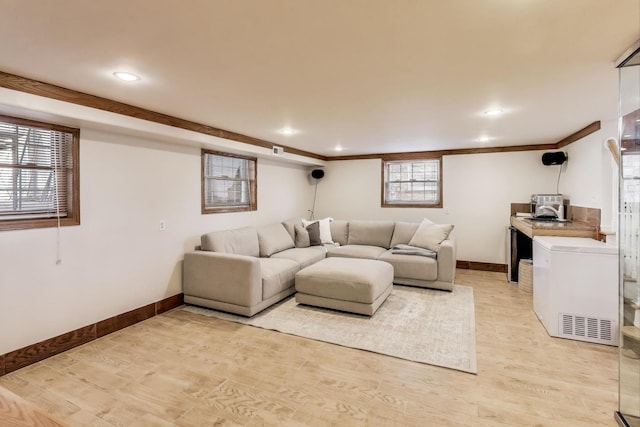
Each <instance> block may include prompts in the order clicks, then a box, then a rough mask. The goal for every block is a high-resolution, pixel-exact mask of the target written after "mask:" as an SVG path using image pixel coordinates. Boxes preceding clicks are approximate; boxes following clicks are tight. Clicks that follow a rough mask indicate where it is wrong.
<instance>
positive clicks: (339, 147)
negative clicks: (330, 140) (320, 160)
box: [334, 145, 343, 151]
mask: <svg viewBox="0 0 640 427" xmlns="http://www.w3.org/2000/svg"><path fill="white" fill-rule="evenodd" d="M334 150H336V151H342V150H343V148H342V146H341V145H336V148H334Z"/></svg>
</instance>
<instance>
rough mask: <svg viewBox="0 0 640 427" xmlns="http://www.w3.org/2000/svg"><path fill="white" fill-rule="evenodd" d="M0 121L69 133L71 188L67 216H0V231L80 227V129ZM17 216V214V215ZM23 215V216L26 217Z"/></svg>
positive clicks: (9, 118)
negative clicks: (70, 138)
mask: <svg viewBox="0 0 640 427" xmlns="http://www.w3.org/2000/svg"><path fill="white" fill-rule="evenodd" d="M0 121H1V122H6V123H12V124H15V125H19V126H29V127H33V128H39V129H46V130H53V131H57V132H65V133H70V134H71V135H72V142H71V156H72V167H71V171H70V176H71V184H70V186H71V188H70V189H68V190H67V192H68V195H69V196H68V197H67V207H66V208H67V209H66V211H67V214H66V215H65V216H61V217H60V218H58V216H57V215H54V216H52V217H49V218H12V219H2V216H1V215H0V231H5V230H27V229H34V228H50V227H57V226H58V225H60V226H61V227H66V226H73V225H80V129H77V128H71V127H67V126H62V125H57V124H53V123H44V122H39V121H35V120H30V119H23V118H19V117H12V116H6V115H2V114H0ZM18 215H19V214H18ZM28 215H29V213H25V214H24V216H28Z"/></svg>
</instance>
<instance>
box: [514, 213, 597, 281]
mask: <svg viewBox="0 0 640 427" xmlns="http://www.w3.org/2000/svg"><path fill="white" fill-rule="evenodd" d="M529 212H531V204H530V203H511V210H510V224H511V227H509V228H510V232H509V234H508V238H507V244H508V247H507V277H508V280H509V281H510V282H512V283H513V282H517V281H518V267H519V264H520V260H521V259H531V258H532V256H533V238H534V237H535V236H562V237H587V238H591V239H596V240H598V237H599V232H600V209H597V208H586V207H581V206H573V205H569V206H568V208H567V209H566V213H567V218H568V219H569V221H567V222H557V221H536V220H532V219H531V218H528V217H526V216H522V215H523V214H528V213H529ZM519 214H520V215H519Z"/></svg>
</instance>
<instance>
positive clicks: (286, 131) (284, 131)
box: [280, 128, 296, 135]
mask: <svg viewBox="0 0 640 427" xmlns="http://www.w3.org/2000/svg"><path fill="white" fill-rule="evenodd" d="M280 133H281V134H283V135H293V134H294V133H296V131H295V130H293V129H291V128H284V129H280Z"/></svg>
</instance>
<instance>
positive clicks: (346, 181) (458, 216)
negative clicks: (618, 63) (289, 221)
mask: <svg viewBox="0 0 640 427" xmlns="http://www.w3.org/2000/svg"><path fill="white" fill-rule="evenodd" d="M614 125H615V123H614ZM613 130H615V126H614V129H613ZM608 136H615V133H612V129H611V123H608V124H607V126H606V128H603V129H602V130H601V131H599V132H596V133H595V134H592V135H591V136H589V137H586V138H584V139H583V140H580V141H578V142H574V143H573V144H571V145H569V146H568V147H566V148H567V149H568V150H567V151H568V154H569V161H568V162H567V164H566V165H565V169H564V170H563V172H562V177H561V181H560V192H563V193H566V194H567V195H568V196H569V197H570V198H571V203H572V204H575V205H579V206H586V207H594V208H600V209H602V210H603V215H602V217H603V223H605V222H604V221H607V223H608V222H609V221H610V220H611V200H612V197H613V196H612V184H611V164H610V163H611V162H610V160H609V159H610V155H609V154H608V152H606V151H604V149H603V148H602V147H603V141H604V140H605V139H606V137H608ZM542 153H544V151H524V152H512V153H488V154H468V155H450V156H444V157H443V184H444V185H443V201H444V203H443V208H442V209H424V208H420V209H418V208H382V207H380V192H381V183H380V179H381V177H380V175H381V164H380V160H348V161H334V162H329V165H328V167H327V168H326V172H327V174H326V177H325V179H324V180H323V181H321V183H320V184H319V186H318V203H317V208H316V212H317V214H316V217H317V218H321V217H326V216H331V217H334V218H337V219H338V218H339V219H354V218H357V219H372V220H375V219H378V220H399V221H420V220H421V219H422V218H425V217H426V218H429V219H431V220H432V221H435V222H439V223H451V224H454V225H455V229H454V231H453V235H454V236H455V237H456V239H457V241H458V259H460V260H466V261H476V262H488V263H497V264H505V263H506V227H507V226H508V225H509V212H510V204H511V203H512V202H523V203H527V202H528V201H529V200H530V197H531V194H534V193H555V192H556V183H557V176H558V168H559V167H558V166H543V165H542V163H541V156H542Z"/></svg>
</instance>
